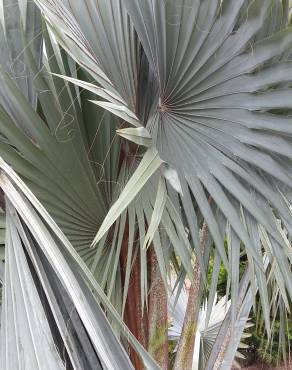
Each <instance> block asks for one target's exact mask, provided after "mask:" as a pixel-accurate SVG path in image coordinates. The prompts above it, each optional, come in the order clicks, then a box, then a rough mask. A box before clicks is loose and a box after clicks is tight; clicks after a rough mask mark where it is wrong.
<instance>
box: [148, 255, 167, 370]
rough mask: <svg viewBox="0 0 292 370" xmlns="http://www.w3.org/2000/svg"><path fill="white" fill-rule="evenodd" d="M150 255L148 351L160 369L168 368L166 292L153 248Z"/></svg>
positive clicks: (165, 369)
mask: <svg viewBox="0 0 292 370" xmlns="http://www.w3.org/2000/svg"><path fill="white" fill-rule="evenodd" d="M149 257H150V261H149V264H150V279H151V286H150V293H149V343H148V351H149V353H150V354H151V355H152V356H153V358H154V359H155V360H156V362H157V363H158V365H159V366H160V367H161V369H162V370H167V369H168V339H167V329H168V320H167V292H166V290H165V285H164V283H163V280H162V278H161V275H160V271H159V266H158V262H157V257H156V254H155V252H154V249H153V248H150V250H149Z"/></svg>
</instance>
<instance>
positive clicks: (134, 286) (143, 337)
mask: <svg viewBox="0 0 292 370" xmlns="http://www.w3.org/2000/svg"><path fill="white" fill-rule="evenodd" d="M127 229H128V227H127V224H126V227H125V234H124V240H123V242H122V247H121V254H120V265H121V275H122V282H123V283H124V280H125V269H126V265H127V252H128V231H127ZM124 320H125V324H126V325H127V326H128V328H129V329H130V331H131V332H132V333H133V334H134V335H135V337H136V338H137V339H138V341H139V342H140V343H141V344H142V345H143V346H144V347H145V348H147V342H148V334H147V331H148V317H147V313H146V310H143V309H142V304H141V289H140V263H139V259H138V258H136V259H135V261H134V263H133V268H132V271H131V276H130V284H129V290H128V296H127V301H126V305H125V313H124ZM129 352H130V353H129V354H130V359H131V361H132V363H133V366H134V367H135V369H136V370H142V369H143V364H142V362H141V361H140V359H139V357H138V356H137V354H136V352H135V351H134V350H133V348H130V351H129Z"/></svg>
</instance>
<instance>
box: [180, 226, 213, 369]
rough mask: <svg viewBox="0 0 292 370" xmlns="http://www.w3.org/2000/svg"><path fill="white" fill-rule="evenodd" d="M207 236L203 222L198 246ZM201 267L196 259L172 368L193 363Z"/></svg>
mask: <svg viewBox="0 0 292 370" xmlns="http://www.w3.org/2000/svg"><path fill="white" fill-rule="evenodd" d="M206 236H207V225H206V223H204V225H203V227H202V232H201V238H200V246H201V250H202V251H203V250H204V246H205V241H206ZM200 295H201V269H200V266H199V262H198V260H196V262H195V265H194V270H193V282H192V285H191V288H190V291H189V297H188V303H187V308H186V313H185V318H184V324H183V329H182V334H181V337H180V340H179V343H178V348H177V353H176V357H175V363H174V367H173V369H174V370H190V369H191V368H192V363H193V353H194V347H195V338H196V329H197V321H198V316H199V311H200V302H201V299H200V298H201V297H200Z"/></svg>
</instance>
